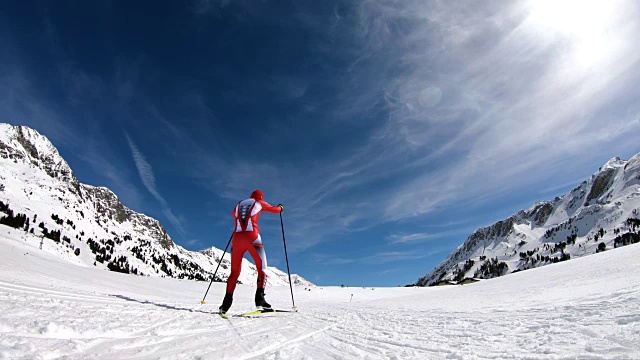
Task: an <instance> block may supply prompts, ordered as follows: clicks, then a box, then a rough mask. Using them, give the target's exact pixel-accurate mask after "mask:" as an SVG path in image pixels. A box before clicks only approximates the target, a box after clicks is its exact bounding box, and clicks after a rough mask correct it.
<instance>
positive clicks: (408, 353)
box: [0, 226, 640, 359]
mask: <svg viewBox="0 0 640 360" xmlns="http://www.w3.org/2000/svg"><path fill="white" fill-rule="evenodd" d="M28 236H29V235H28V234H25V233H24V232H22V231H15V230H11V229H9V228H7V227H4V226H0V359H640V310H639V305H640V261H638V258H640V244H637V245H630V246H626V247H622V248H618V249H614V250H609V251H605V252H603V253H599V254H596V255H593V256H588V257H584V258H579V259H575V260H571V261H567V262H562V263H558V264H553V265H549V266H545V267H542V268H537V269H532V270H528V271H524V272H519V273H515V274H512V275H508V276H504V277H500V278H496V279H492V280H485V281H482V282H478V283H474V284H468V285H463V286H446V287H430V288H362V287H345V288H341V287H324V288H322V287H314V288H311V290H310V291H309V290H308V289H305V288H304V287H294V297H295V304H296V305H297V307H298V309H299V312H298V313H282V314H267V315H261V316H262V317H256V318H243V317H236V316H230V317H229V319H228V320H225V319H222V318H220V317H219V316H218V315H216V314H215V312H216V310H217V307H218V305H219V304H220V303H221V301H222V297H223V294H224V286H225V284H223V283H214V284H213V286H212V287H211V290H210V291H209V294H208V296H207V301H206V304H204V305H202V304H200V300H201V299H202V297H203V296H204V293H205V291H206V289H207V285H208V283H206V282H197V281H187V280H177V279H172V278H158V277H142V276H133V275H126V274H120V273H115V272H110V271H106V270H101V269H97V268H92V267H82V266H78V265H74V264H71V263H69V262H68V261H65V260H63V259H60V258H59V257H56V256H54V255H52V254H50V253H47V252H46V251H44V250H40V249H39V248H38V246H36V245H34V243H33V241H31V239H28V238H27V237H28ZM266 292H267V300H268V301H269V302H271V303H272V305H274V307H276V308H280V309H291V306H292V300H291V293H290V290H289V287H284V286H273V287H268V288H267V291H266ZM253 293H254V288H253V286H250V285H239V286H238V289H237V291H236V294H235V302H234V304H233V306H232V308H231V310H230V314H239V313H242V312H245V311H248V310H253V304H252V302H253Z"/></svg>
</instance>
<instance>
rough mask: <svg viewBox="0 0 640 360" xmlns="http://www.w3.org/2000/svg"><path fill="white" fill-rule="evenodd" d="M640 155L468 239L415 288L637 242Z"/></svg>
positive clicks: (492, 274) (607, 167)
mask: <svg viewBox="0 0 640 360" xmlns="http://www.w3.org/2000/svg"><path fill="white" fill-rule="evenodd" d="M639 227H640V154H636V155H635V156H633V157H632V158H631V159H630V160H628V161H623V160H621V159H619V158H617V157H616V158H613V159H611V160H609V161H608V162H607V163H606V164H605V165H604V166H602V167H601V168H600V169H599V170H598V171H597V172H596V173H595V174H593V175H592V176H591V178H590V179H589V180H586V181H584V182H583V183H582V184H580V185H579V186H578V187H576V188H575V189H573V190H572V191H571V192H569V193H568V194H566V195H564V196H562V197H557V198H556V199H555V200H554V201H542V202H538V203H536V204H535V205H533V206H532V207H531V208H529V209H528V210H522V211H520V212H518V213H517V214H515V215H513V216H511V217H509V218H508V219H506V220H502V221H499V222H497V223H495V224H493V225H491V226H489V227H485V228H481V229H478V230H476V231H475V232H474V233H473V234H471V235H470V236H469V237H468V238H467V240H466V241H465V242H464V243H463V244H462V245H461V246H459V247H458V248H457V249H456V250H455V251H454V252H453V253H452V254H451V255H449V257H447V259H445V260H444V261H443V262H442V263H441V264H440V265H438V266H437V267H436V268H435V269H434V270H433V271H431V272H429V273H427V274H426V275H425V276H423V277H422V278H420V279H419V280H418V282H417V285H421V286H429V285H434V284H439V283H442V282H445V283H446V282H460V281H462V280H464V279H467V278H492V277H497V276H501V275H505V274H508V273H512V272H516V271H520V270H526V269H530V268H535V267H539V266H544V265H547V264H550V263H554V262H559V261H564V260H569V259H572V258H577V257H581V256H585V255H591V254H594V253H596V252H600V251H606V250H608V249H612V248H615V247H620V246H624V245H629V244H632V243H637V242H640V231H639Z"/></svg>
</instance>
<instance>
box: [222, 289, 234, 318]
mask: <svg viewBox="0 0 640 360" xmlns="http://www.w3.org/2000/svg"><path fill="white" fill-rule="evenodd" d="M231 303H233V294H231V293H226V294H225V295H224V300H222V305H220V307H219V308H218V309H219V310H220V316H222V317H227V311H229V308H230V307H231Z"/></svg>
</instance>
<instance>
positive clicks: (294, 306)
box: [280, 211, 298, 311]
mask: <svg viewBox="0 0 640 360" xmlns="http://www.w3.org/2000/svg"><path fill="white" fill-rule="evenodd" d="M280 227H281V228H282V242H283V243H284V258H285V259H286V260H287V274H288V275H289V289H291V303H292V304H293V306H292V309H293V310H295V311H298V309H297V308H296V302H295V300H293V285H292V284H291V271H290V270H289V256H287V240H285V238H284V223H283V222H282V211H281V212H280Z"/></svg>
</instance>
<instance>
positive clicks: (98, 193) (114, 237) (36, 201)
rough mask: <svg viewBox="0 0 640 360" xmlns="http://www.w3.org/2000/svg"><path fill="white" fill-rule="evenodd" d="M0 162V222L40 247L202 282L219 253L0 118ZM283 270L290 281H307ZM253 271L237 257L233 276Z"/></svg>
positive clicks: (276, 274) (224, 271)
mask: <svg viewBox="0 0 640 360" xmlns="http://www.w3.org/2000/svg"><path fill="white" fill-rule="evenodd" d="M0 165H1V166H0V223H2V224H4V225H7V226H11V227H13V228H16V229H18V230H21V231H24V232H26V233H27V234H29V235H30V237H31V238H33V237H39V238H40V239H41V241H40V248H44V250H46V251H49V252H52V253H57V254H58V255H60V256H61V257H64V258H67V259H68V260H70V261H72V262H74V263H76V264H78V265H83V266H96V267H99V268H105V269H109V270H112V271H119V272H124V273H132V274H135V275H146V276H169V277H175V278H180V279H192V280H201V281H208V280H210V279H211V277H212V276H213V273H214V271H215V268H216V267H217V265H218V262H219V261H220V259H221V258H222V255H223V254H222V253H223V251H222V250H220V249H217V248H215V247H211V248H208V249H204V250H201V251H188V250H186V249H184V248H182V247H181V246H179V245H177V244H175V243H174V242H173V240H172V239H171V237H170V236H169V234H168V233H167V231H166V230H165V228H164V227H163V226H162V224H161V223H160V222H159V221H158V220H156V219H153V218H151V217H149V216H147V215H144V214H141V213H137V212H135V211H133V210H131V209H129V208H127V207H126V206H125V205H123V204H122V202H120V200H119V199H118V196H117V195H116V194H115V193H114V192H113V191H111V190H110V189H108V188H106V187H96V186H92V185H87V184H82V183H80V182H79V181H78V179H77V178H76V177H75V175H74V174H73V171H72V170H71V168H70V167H69V165H68V163H67V162H66V161H65V160H64V158H62V156H61V155H60V154H59V152H58V150H57V149H56V148H55V146H54V145H53V144H52V143H51V142H50V141H49V140H48V139H47V138H46V137H45V136H43V135H41V134H39V133H38V132H37V131H36V130H34V129H31V128H28V127H26V126H13V125H10V124H0ZM45 241H46V242H45ZM229 260H230V255H229V254H226V255H225V256H224V258H223V259H222V262H221V264H220V269H219V270H218V273H217V275H216V280H217V281H224V280H226V278H228V276H229V272H230V261H229ZM282 274H283V272H282V271H280V270H279V269H277V268H275V267H269V268H268V269H267V275H268V276H267V278H268V279H267V281H268V284H269V285H286V284H288V276H282ZM284 274H285V275H286V273H284ZM291 275H292V280H293V282H294V284H295V285H304V286H313V284H311V283H310V282H308V281H307V280H305V279H304V278H302V277H300V276H299V275H296V274H291ZM256 277H257V270H256V268H255V265H254V264H252V263H251V262H249V261H248V260H246V259H243V264H242V272H241V276H240V282H241V283H249V284H255V278H256Z"/></svg>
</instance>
